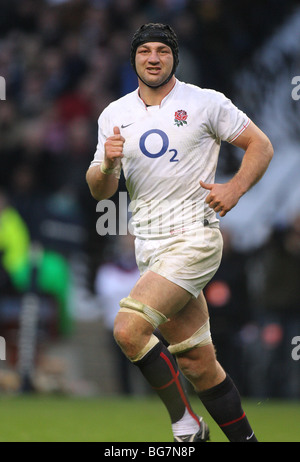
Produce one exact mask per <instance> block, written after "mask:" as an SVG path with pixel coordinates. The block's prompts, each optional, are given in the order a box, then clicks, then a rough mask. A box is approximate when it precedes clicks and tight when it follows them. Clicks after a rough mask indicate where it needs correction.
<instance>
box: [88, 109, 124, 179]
mask: <svg viewBox="0 0 300 462" xmlns="http://www.w3.org/2000/svg"><path fill="white" fill-rule="evenodd" d="M111 133H112V131H110V124H109V118H108V115H107V112H106V111H105V110H104V111H103V112H102V114H101V115H100V117H99V119H98V142H97V147H96V152H95V154H94V159H93V160H92V162H91V164H90V167H93V166H94V165H99V166H100V165H101V163H102V162H103V160H104V143H105V141H106V139H107V138H108V137H109V136H111ZM114 175H115V177H116V178H118V179H119V178H120V175H121V163H120V164H119V165H118V166H117V167H115V169H114Z"/></svg>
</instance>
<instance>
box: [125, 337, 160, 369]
mask: <svg viewBox="0 0 300 462" xmlns="http://www.w3.org/2000/svg"><path fill="white" fill-rule="evenodd" d="M158 342H159V340H158V338H157V337H156V336H155V335H153V334H152V335H151V337H150V340H149V342H148V343H147V344H146V345H145V346H144V348H142V350H141V351H140V352H139V353H138V354H137V355H136V356H135V357H134V358H130V361H131V362H133V363H135V362H136V361H139V360H140V359H142V358H143V357H144V356H146V354H147V353H148V352H149V351H150V350H152V348H153V347H155V345H156V344H157V343H158Z"/></svg>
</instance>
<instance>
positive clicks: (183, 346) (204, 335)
mask: <svg viewBox="0 0 300 462" xmlns="http://www.w3.org/2000/svg"><path fill="white" fill-rule="evenodd" d="M209 343H212V340H211V334H210V324H209V319H208V320H207V321H206V323H205V324H204V325H203V326H202V327H200V329H198V330H197V331H196V332H195V333H194V334H193V335H192V336H191V337H190V338H188V339H186V340H183V341H182V342H180V343H176V344H175V345H170V346H169V347H168V350H169V352H170V353H171V354H173V355H176V354H180V353H184V352H186V351H189V350H192V349H193V348H197V347H200V346H205V345H208V344H209Z"/></svg>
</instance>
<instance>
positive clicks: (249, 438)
mask: <svg viewBox="0 0 300 462" xmlns="http://www.w3.org/2000/svg"><path fill="white" fill-rule="evenodd" d="M253 435H254V432H252V433H251V435H250V436H246V440H251V438H252V436H253Z"/></svg>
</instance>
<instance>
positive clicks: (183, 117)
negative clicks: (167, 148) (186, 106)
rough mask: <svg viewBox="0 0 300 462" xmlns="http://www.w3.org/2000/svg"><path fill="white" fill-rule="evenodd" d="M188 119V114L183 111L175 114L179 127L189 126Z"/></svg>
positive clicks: (176, 123)
mask: <svg viewBox="0 0 300 462" xmlns="http://www.w3.org/2000/svg"><path fill="white" fill-rule="evenodd" d="M187 118H188V115H187V112H186V111H184V110H183V109H180V110H179V111H176V112H175V120H174V121H175V125H177V127H182V126H183V125H186V124H187V121H186V119H187Z"/></svg>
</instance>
